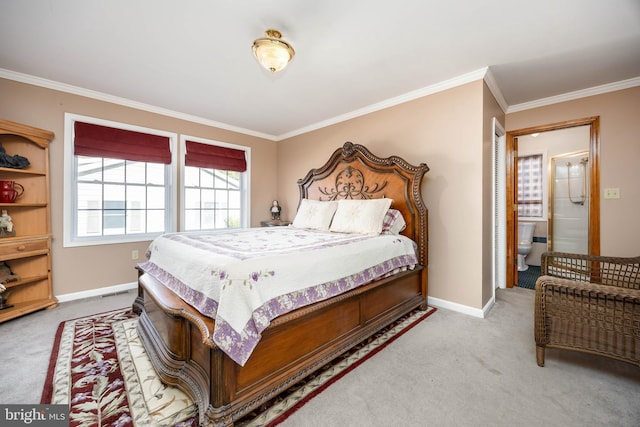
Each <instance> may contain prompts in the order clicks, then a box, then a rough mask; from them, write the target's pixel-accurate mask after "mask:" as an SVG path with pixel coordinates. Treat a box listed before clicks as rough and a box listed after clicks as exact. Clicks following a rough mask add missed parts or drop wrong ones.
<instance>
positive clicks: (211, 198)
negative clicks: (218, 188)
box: [200, 190, 216, 209]
mask: <svg viewBox="0 0 640 427" xmlns="http://www.w3.org/2000/svg"><path fill="white" fill-rule="evenodd" d="M200 194H201V197H202V205H201V208H202V209H214V208H215V207H216V199H215V197H216V192H215V190H202V191H201V192H200Z"/></svg>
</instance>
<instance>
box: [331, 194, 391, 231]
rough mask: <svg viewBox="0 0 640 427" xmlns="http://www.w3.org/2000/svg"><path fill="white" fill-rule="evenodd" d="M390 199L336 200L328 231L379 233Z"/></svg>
mask: <svg viewBox="0 0 640 427" xmlns="http://www.w3.org/2000/svg"><path fill="white" fill-rule="evenodd" d="M391 202H392V200H391V199H365V200H350V199H344V200H338V209H337V210H336V213H335V215H334V216H333V221H331V227H330V228H329V230H330V231H335V232H338V233H359V234H380V233H381V232H382V220H383V219H384V216H385V214H386V213H387V210H389V206H391Z"/></svg>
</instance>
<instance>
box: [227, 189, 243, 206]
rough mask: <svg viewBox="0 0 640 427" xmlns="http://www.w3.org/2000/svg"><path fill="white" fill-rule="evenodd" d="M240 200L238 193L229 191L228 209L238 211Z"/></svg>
mask: <svg viewBox="0 0 640 427" xmlns="http://www.w3.org/2000/svg"><path fill="white" fill-rule="evenodd" d="M240 207H241V200H240V192H239V191H229V209H238V210H240Z"/></svg>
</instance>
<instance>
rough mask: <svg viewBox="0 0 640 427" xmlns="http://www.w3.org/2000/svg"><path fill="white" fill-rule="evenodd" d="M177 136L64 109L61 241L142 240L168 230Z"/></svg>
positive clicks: (71, 243) (107, 241)
mask: <svg viewBox="0 0 640 427" xmlns="http://www.w3.org/2000/svg"><path fill="white" fill-rule="evenodd" d="M176 139H177V138H176V135H175V134H170V133H166V132H162V131H157V130H153V129H145V128H140V127H134V126H128V125H124V124H120V123H113V122H107V121H103V120H98V119H93V118H89V117H82V116H76V115H72V114H67V115H66V116H65V170H67V171H71V172H69V173H65V205H64V206H65V215H64V218H65V219H64V221H65V224H64V229H65V232H64V244H65V246H82V245H95V244H106V243H117V242H129V241H144V240H150V239H152V238H153V237H155V236H157V235H158V234H160V233H163V232H166V231H171V230H172V224H173V223H174V220H173V218H174V211H175V209H174V208H173V204H174V202H175V196H174V194H173V193H174V190H173V189H172V185H171V184H172V182H174V179H173V175H174V173H175V172H174V170H173V169H175V168H172V166H171V164H172V158H173V152H174V151H175V150H172V147H173V145H175V140H176ZM173 163H174V164H175V162H173Z"/></svg>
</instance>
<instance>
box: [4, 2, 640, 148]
mask: <svg viewBox="0 0 640 427" xmlns="http://www.w3.org/2000/svg"><path fill="white" fill-rule="evenodd" d="M268 28H275V29H278V30H279V31H281V32H282V35H283V39H285V40H287V41H288V42H290V43H291V44H292V45H293V47H294V49H295V50H296V56H295V58H294V60H293V61H292V62H291V64H289V66H288V67H287V68H286V69H285V70H284V71H282V72H280V73H277V74H270V73H269V72H268V71H266V70H264V69H262V68H261V67H260V66H259V65H258V63H257V62H256V60H255V59H254V57H253V56H252V53H251V43H252V42H253V40H254V39H255V38H258V37H261V36H262V35H263V34H264V31H265V30H266V29H268ZM487 69H488V70H489V77H488V79H489V80H493V83H495V87H494V89H496V90H495V91H494V93H497V95H498V98H499V101H500V102H501V103H502V104H503V107H505V108H506V109H507V111H508V110H509V109H512V108H514V106H516V108H517V106H522V105H526V104H528V103H532V102H533V101H537V100H540V99H544V98H549V97H557V96H559V95H563V94H567V93H572V92H577V91H584V90H586V89H592V88H596V87H600V86H603V85H608V84H611V83H618V84H620V83H619V82H625V81H629V80H631V83H628V82H627V84H631V85H640V1H639V0H609V1H606V2H605V1H602V0H538V1H535V2H534V1H531V0H483V1H478V0H457V1H442V0H439V1H430V0H399V1H396V2H391V1H388V0H385V1H382V0H321V1H312V0H307V1H304V0H270V1H269V0H182V1H177V0H135V1H131V0H109V1H87V0H1V1H0V77H8V78H12V79H14V80H22V81H28V82H31V83H36V84H40V85H43V86H47V85H48V86H51V87H56V88H62V89H63V90H69V91H72V92H73V91H75V92H80V93H85V94H90V95H91V96H96V97H102V98H103V99H104V98H106V99H112V100H115V101H117V102H123V103H125V104H127V103H128V104H129V105H134V106H139V107H142V108H146V109H151V110H155V111H161V112H162V111H166V112H168V113H170V114H173V113H177V115H178V116H179V117H187V118H190V119H197V120H199V121H202V122H206V123H210V124H217V125H220V126H221V127H224V128H228V129H234V130H240V131H244V132H246V133H249V134H254V135H259V136H264V137H266V138H270V139H281V138H283V137H286V136H291V135H295V134H299V133H302V132H304V131H306V130H310V129H313V128H317V127H320V126H323V125H326V124H329V123H333V122H337V121H339V120H342V119H344V118H348V117H353V116H355V115H358V114H361V113H363V112H367V111H372V110H374V109H377V108H381V107H384V106H387V105H391V104H393V103H397V102H400V101H402V100H408V99H411V98H412V97H415V96H418V95H421V94H426V93H429V92H433V91H436V90H438V89H439V88H443V87H447V86H451V85H455V84H459V83H464V82H465V81H467V80H477V79H478V78H481V76H482V75H483V74H484V73H485V72H486V71H487ZM85 90H88V91H92V92H87V91H85ZM0 96H1V95H0ZM2 102H6V100H2Z"/></svg>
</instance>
